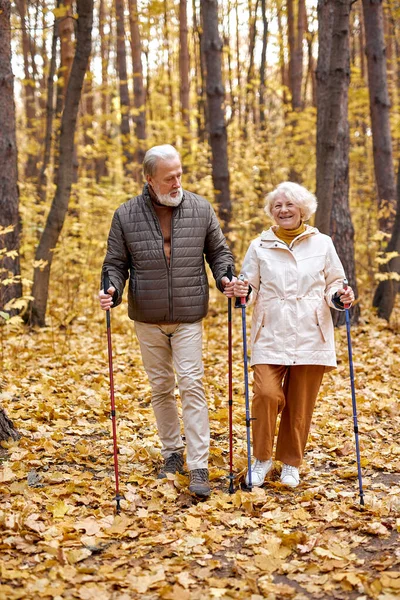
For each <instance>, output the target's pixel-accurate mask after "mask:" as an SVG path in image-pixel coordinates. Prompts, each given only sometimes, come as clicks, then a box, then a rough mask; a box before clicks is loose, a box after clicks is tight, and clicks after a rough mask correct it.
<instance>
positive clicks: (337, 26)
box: [315, 0, 352, 235]
mask: <svg viewBox="0 0 400 600" xmlns="http://www.w3.org/2000/svg"><path fill="white" fill-rule="evenodd" d="M351 3H352V2H351V0H337V1H335V2H333V0H319V2H318V18H319V19H321V21H324V20H325V19H328V20H330V19H332V21H331V23H332V25H331V26H330V31H331V34H330V35H329V30H327V29H326V28H324V27H323V25H322V22H321V25H322V28H321V31H319V36H320V39H319V52H318V67H317V86H318V88H319V90H318V99H317V104H318V118H317V198H318V201H319V204H318V209H317V213H316V215H315V226H316V227H318V229H319V230H320V231H321V232H322V233H326V234H328V235H329V234H330V231H331V218H332V207H333V197H334V189H335V161H336V153H337V141H338V133H339V124H340V116H341V110H342V96H343V94H344V93H345V91H346V90H347V89H348V86H349V80H350V69H349V57H348V47H349V41H348V40H349V25H350V24H349V17H350V10H351ZM326 12H328V16H327V15H326V14H325V13H326ZM326 52H328V54H329V57H330V59H329V67H328V66H327V64H325V61H324V60H323V57H324V54H325V53H326Z"/></svg>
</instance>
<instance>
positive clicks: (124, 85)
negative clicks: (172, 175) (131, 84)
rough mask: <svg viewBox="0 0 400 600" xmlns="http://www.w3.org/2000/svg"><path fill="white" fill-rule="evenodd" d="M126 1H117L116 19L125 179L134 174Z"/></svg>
mask: <svg viewBox="0 0 400 600" xmlns="http://www.w3.org/2000/svg"><path fill="white" fill-rule="evenodd" d="M124 10H125V7H124V0H115V18H116V21H117V70H118V79H119V98H120V104H121V126H120V127H121V145H122V154H123V163H124V174H125V177H130V176H131V174H132V162H133V154H132V152H131V139H130V138H131V128H130V122H129V121H130V110H131V103H130V99H129V89H128V71H127V67H126V46H125V20H124Z"/></svg>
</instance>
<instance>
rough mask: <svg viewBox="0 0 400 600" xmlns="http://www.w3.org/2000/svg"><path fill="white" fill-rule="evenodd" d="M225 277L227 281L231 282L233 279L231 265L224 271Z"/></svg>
mask: <svg viewBox="0 0 400 600" xmlns="http://www.w3.org/2000/svg"><path fill="white" fill-rule="evenodd" d="M226 276H227V278H228V279H229V281H232V278H233V270H232V265H229V266H228V267H227V269H226Z"/></svg>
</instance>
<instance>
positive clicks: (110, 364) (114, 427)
mask: <svg viewBox="0 0 400 600" xmlns="http://www.w3.org/2000/svg"><path fill="white" fill-rule="evenodd" d="M109 287H110V278H109V277H108V273H107V271H104V274H103V290H104V293H105V294H107V290H108V288H109ZM106 323H107V345H108V369H109V373H110V398H111V420H112V432H113V445H114V471H115V500H116V503H117V515H118V514H119V513H120V510H121V506H120V501H121V500H122V496H120V494H119V473H118V445H117V424H116V418H115V398H114V374H113V360H112V345H111V316H110V309H108V310H107V311H106Z"/></svg>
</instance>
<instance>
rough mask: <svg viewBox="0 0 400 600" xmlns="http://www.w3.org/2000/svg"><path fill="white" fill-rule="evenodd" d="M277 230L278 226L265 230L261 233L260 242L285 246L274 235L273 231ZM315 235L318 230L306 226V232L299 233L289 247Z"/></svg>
mask: <svg viewBox="0 0 400 600" xmlns="http://www.w3.org/2000/svg"><path fill="white" fill-rule="evenodd" d="M277 228H278V225H273V226H272V227H270V228H269V229H265V230H264V231H263V232H262V233H261V241H262V242H280V243H281V244H284V245H285V246H286V244H285V242H283V241H282V240H280V239H279V238H278V236H277V235H275V231H276V229H277ZM316 233H319V230H318V229H317V228H316V227H311V225H306V230H305V231H303V233H300V235H298V236H297V237H296V238H294V240H293V242H292V243H291V244H290V245H292V244H293V243H294V242H295V241H297V240H300V239H302V238H306V237H309V236H310V235H315V234H316Z"/></svg>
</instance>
